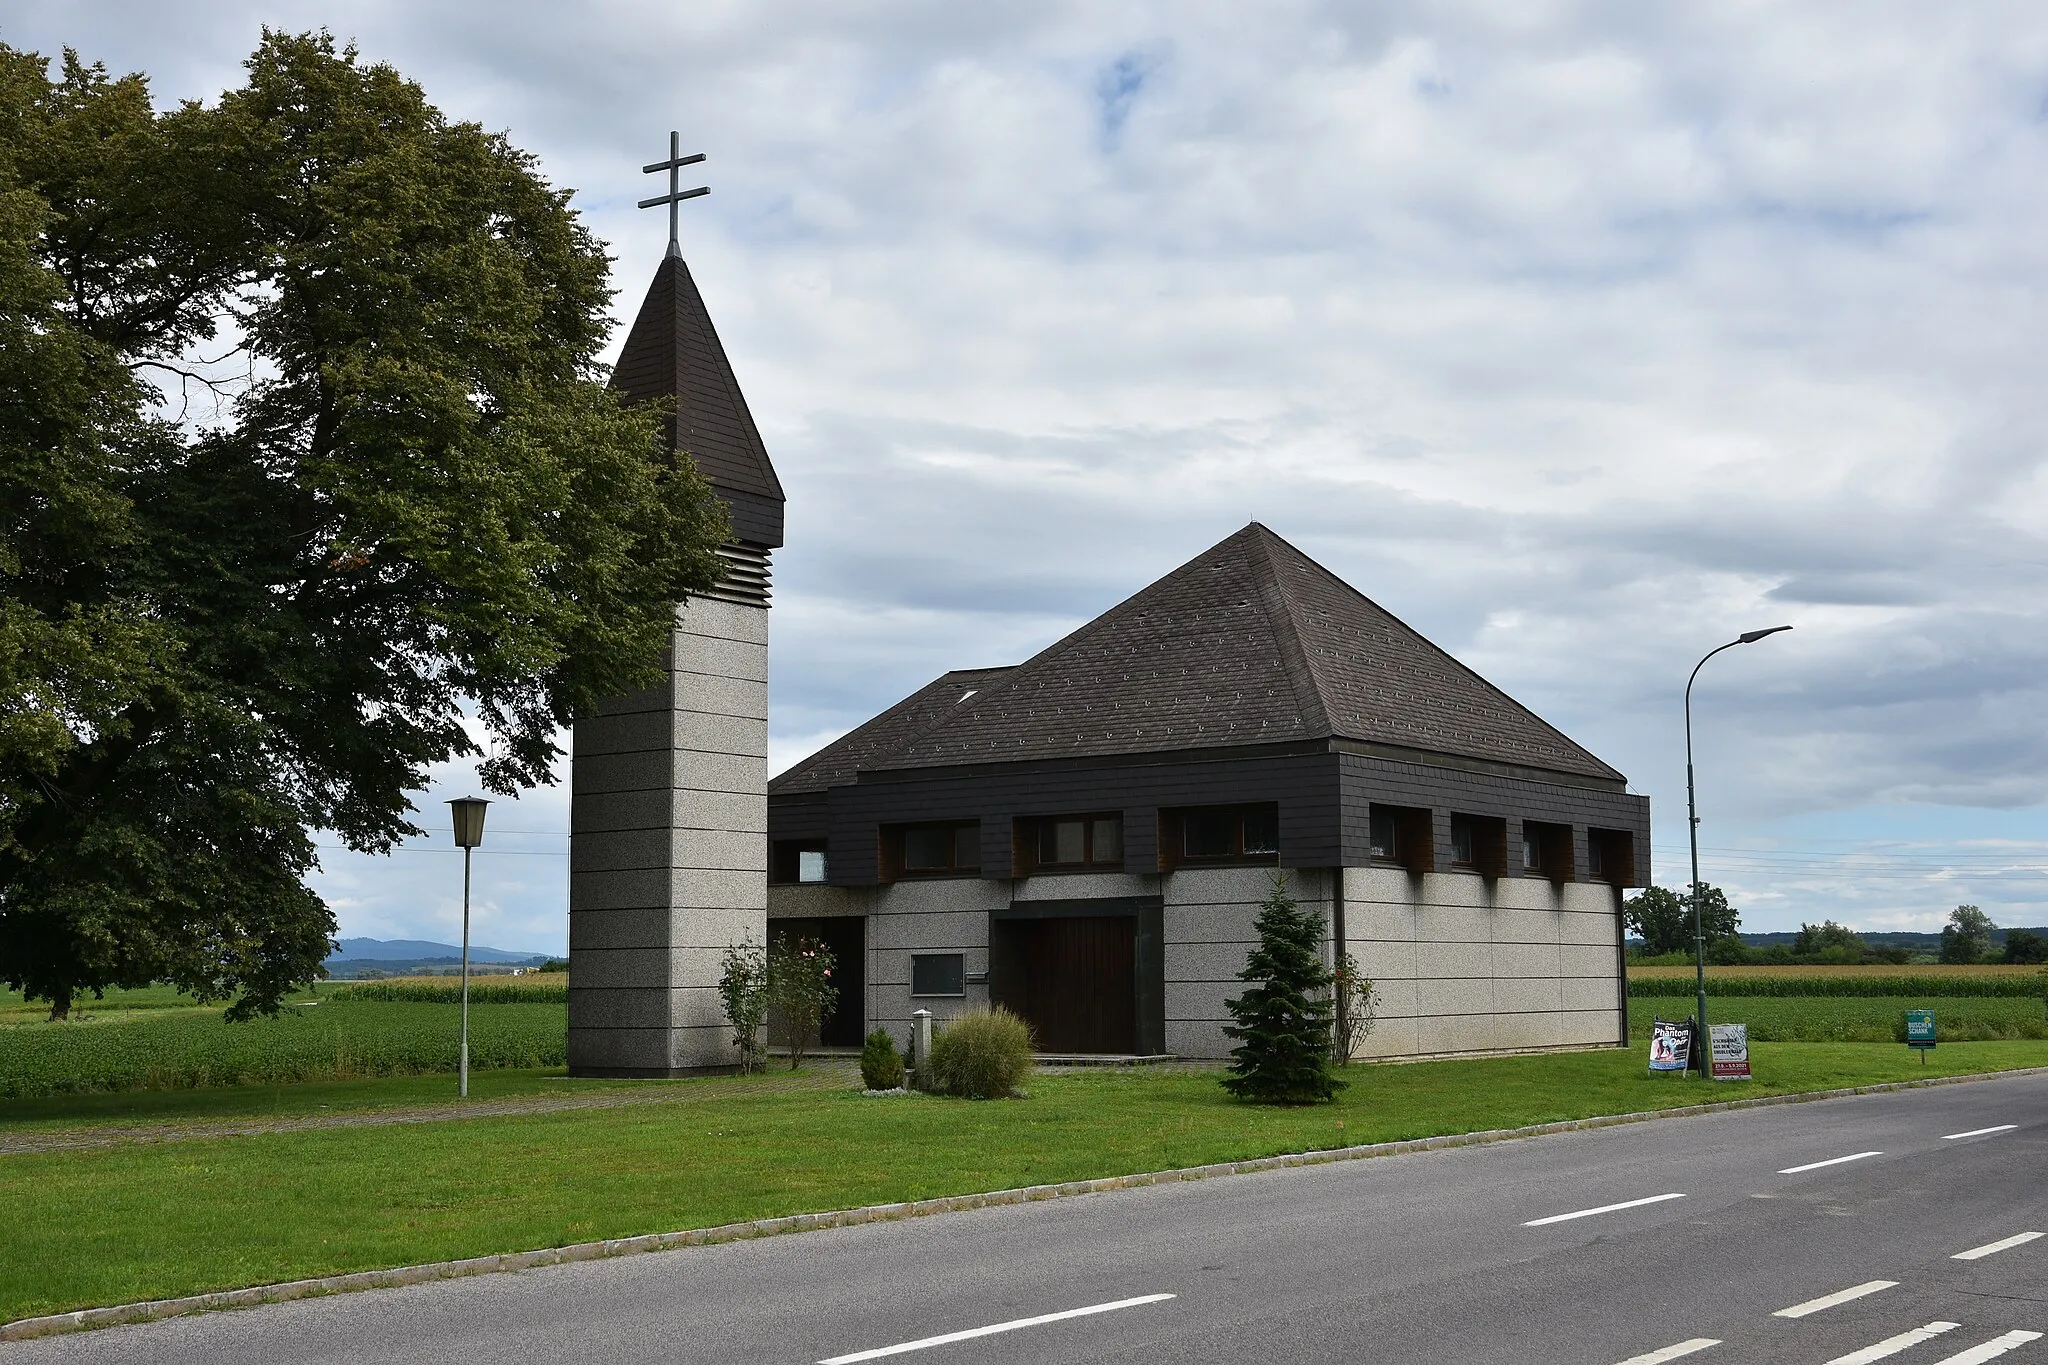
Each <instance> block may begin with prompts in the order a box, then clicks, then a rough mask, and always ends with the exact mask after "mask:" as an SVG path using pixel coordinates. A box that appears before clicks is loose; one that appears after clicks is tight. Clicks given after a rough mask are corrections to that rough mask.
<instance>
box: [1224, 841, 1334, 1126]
mask: <svg viewBox="0 0 2048 1365" xmlns="http://www.w3.org/2000/svg"><path fill="white" fill-rule="evenodd" d="M1253 927H1254V928H1255V929H1257V931H1258V935H1259V946H1258V947H1256V948H1254V949H1252V952H1251V956H1250V957H1249V958H1247V959H1246V960H1245V964H1244V970H1243V971H1241V972H1239V973H1238V974H1237V979H1238V980H1240V981H1243V982H1245V983H1246V984H1247V985H1248V986H1249V987H1250V989H1249V990H1247V991H1246V992H1245V993H1244V994H1243V995H1241V996H1239V997H1238V998H1237V999H1235V1000H1226V1001H1225V1002H1224V1005H1225V1007H1226V1008H1228V1009H1229V1010H1230V1013H1231V1015H1232V1017H1234V1018H1235V1019H1236V1020H1237V1023H1236V1024H1235V1025H1233V1026H1229V1027H1226V1028H1225V1029H1224V1030H1223V1032H1224V1034H1225V1035H1226V1036H1228V1037H1231V1038H1235V1039H1237V1040H1238V1045H1237V1046H1236V1047H1234V1048H1232V1049H1231V1050H1230V1057H1231V1062H1230V1074H1229V1075H1228V1076H1225V1077H1224V1078H1223V1088H1224V1089H1225V1090H1228V1091H1229V1092H1230V1093H1231V1094H1233V1095H1235V1096H1237V1097H1238V1098H1239V1099H1241V1100H1257V1101H1259V1102H1261V1103H1264V1104H1318V1103H1322V1102H1324V1101H1327V1100H1332V1099H1335V1098H1336V1097H1337V1091H1338V1090H1340V1089H1341V1088H1343V1086H1344V1082H1343V1081H1340V1080H1338V1079H1337V1077H1336V1074H1335V1069H1334V1067H1333V1065H1332V1063H1331V1060H1330V1046H1331V1044H1330V1033H1331V1027H1330V1025H1331V1014H1332V1009H1331V1002H1330V988H1331V986H1332V984H1333V983H1334V980H1335V978H1334V976H1333V974H1332V973H1331V971H1330V969H1329V968H1328V967H1325V966H1324V965H1323V919H1322V916H1320V915H1318V914H1315V913H1314V912H1312V911H1308V910H1303V909H1302V908H1301V906H1300V905H1299V904H1297V903H1296V901H1295V899H1294V897H1293V895H1291V894H1290V893H1289V892H1288V890H1287V874H1286V873H1284V872H1276V873H1274V874H1273V890H1272V892H1271V893H1270V894H1268V895H1267V897H1266V903H1265V904H1264V905H1263V906H1261V907H1260V908H1259V917H1258V919H1257V920H1256V921H1254V923H1253Z"/></svg>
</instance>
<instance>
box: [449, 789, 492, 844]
mask: <svg viewBox="0 0 2048 1365" xmlns="http://www.w3.org/2000/svg"><path fill="white" fill-rule="evenodd" d="M490 804H491V803H490V802H488V801H486V800H484V798H482V797H481V796H458V797H456V798H455V799H454V800H453V801H450V802H449V803H448V809H449V812H450V814H452V815H453V816H454V817H455V846H456V847H457V848H475V847H476V846H477V845H478V844H481V843H482V842H483V841H484V807H486V806H488V805H490Z"/></svg>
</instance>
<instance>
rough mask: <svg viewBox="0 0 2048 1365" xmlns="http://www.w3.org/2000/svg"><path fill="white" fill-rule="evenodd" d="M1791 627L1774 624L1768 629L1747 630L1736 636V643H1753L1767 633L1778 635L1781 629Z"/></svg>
mask: <svg viewBox="0 0 2048 1365" xmlns="http://www.w3.org/2000/svg"><path fill="white" fill-rule="evenodd" d="M1790 629H1792V627H1790V626H1772V627H1770V628H1769V629H1767V630H1745V631H1743V632H1742V634H1740V635H1738V636H1736V637H1735V643H1736V644H1738V645H1753V644H1755V643H1756V642H1757V641H1758V640H1761V639H1763V638H1764V636H1766V635H1776V634H1777V633H1778V632H1779V631H1781V630H1790Z"/></svg>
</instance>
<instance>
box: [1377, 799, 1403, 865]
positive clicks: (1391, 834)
mask: <svg viewBox="0 0 2048 1365" xmlns="http://www.w3.org/2000/svg"><path fill="white" fill-rule="evenodd" d="M1372 856H1373V857H1375V858H1379V859H1381V860H1383V861H1385V862H1390V863H1391V862H1398V861H1400V858H1401V827H1400V826H1399V825H1398V824H1396V823H1395V821H1394V813H1393V812H1392V811H1384V810H1381V809H1379V807H1377V806H1375V807H1374V808H1373V812H1372Z"/></svg>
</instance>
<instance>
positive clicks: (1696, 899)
mask: <svg viewBox="0 0 2048 1365" xmlns="http://www.w3.org/2000/svg"><path fill="white" fill-rule="evenodd" d="M1790 629H1792V627H1790V626H1772V627H1770V628H1769V629H1768V630H1745V631H1744V632H1742V634H1740V635H1738V636H1736V637H1735V638H1734V639H1733V640H1730V641H1729V642H1728V643H1727V644H1725V645H1721V646H1719V647H1717V648H1715V649H1710V650H1708V651H1707V654H1706V658H1704V659H1701V660H1700V661H1699V662H1698V663H1696V664H1694V665H1693V666H1692V675H1691V677H1688V678H1687V679H1686V680H1685V825H1686V833H1687V834H1688V835H1689V836H1690V837H1691V839H1692V951H1693V973H1694V976H1695V978H1696V981H1697V984H1698V986H1699V1000H1698V1007H1699V1013H1698V1014H1697V1016H1695V1017H1697V1018H1698V1019H1699V1021H1700V1031H1699V1036H1698V1037H1697V1038H1695V1039H1694V1040H1693V1051H1694V1053H1695V1054H1696V1061H1697V1063H1698V1065H1699V1069H1700V1074H1701V1075H1702V1076H1705V1075H1708V1074H1710V1073H1709V1071H1708V1069H1707V1051H1708V1048H1709V1046H1710V1044H1709V1042H1708V1039H1709V1037H1710V1035H1709V1034H1708V1032H1707V931H1706V927H1705V921H1704V919H1703V918H1702V916H1701V912H1700V810H1699V804H1698V802H1697V801H1696V800H1695V798H1694V796H1693V784H1692V682H1693V678H1697V677H1699V675H1700V670H1701V669H1702V668H1705V667H1706V666H1707V659H1711V658H1713V657H1714V656H1715V655H1716V654H1719V653H1720V652H1721V651H1722V650H1723V649H1733V648H1735V646H1737V645H1753V644H1755V643H1756V642H1757V641H1758V640H1761V639H1763V638H1764V637H1765V636H1766V635H1776V634H1777V633H1778V632H1779V631H1781V630H1790ZM478 819H479V820H481V819H482V817H481V816H479V817H478Z"/></svg>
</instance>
